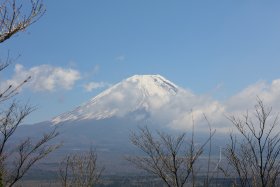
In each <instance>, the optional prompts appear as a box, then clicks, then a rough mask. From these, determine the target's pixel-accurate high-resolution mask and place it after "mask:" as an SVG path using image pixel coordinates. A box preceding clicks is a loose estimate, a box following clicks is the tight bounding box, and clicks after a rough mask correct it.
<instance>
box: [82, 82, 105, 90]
mask: <svg viewBox="0 0 280 187" xmlns="http://www.w3.org/2000/svg"><path fill="white" fill-rule="evenodd" d="M109 85H110V84H108V83H105V82H90V83H87V84H84V86H83V87H84V89H85V91H87V92H91V91H92V90H94V89H98V88H104V87H107V86H109Z"/></svg>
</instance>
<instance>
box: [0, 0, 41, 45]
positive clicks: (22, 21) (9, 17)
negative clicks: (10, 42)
mask: <svg viewBox="0 0 280 187" xmlns="http://www.w3.org/2000/svg"><path fill="white" fill-rule="evenodd" d="M29 2H30V6H23V4H21V3H18V0H1V2H0V3H1V4H0V43H2V42H4V41H6V40H7V39H9V38H10V37H12V36H13V35H14V34H16V33H18V32H19V31H23V30H25V29H26V28H27V27H29V26H30V25H31V24H33V23H35V22H36V21H37V20H38V19H39V18H40V17H41V16H42V15H43V14H44V13H45V8H44V5H43V3H42V0H30V1H29Z"/></svg>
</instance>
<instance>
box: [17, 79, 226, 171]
mask: <svg viewBox="0 0 280 187" xmlns="http://www.w3.org/2000/svg"><path fill="white" fill-rule="evenodd" d="M221 112H223V107H222V106H221V105H220V104H219V103H218V102H215V101H213V100H212V99H211V98H210V99H209V97H207V96H198V95H195V94H193V93H192V92H191V91H189V90H186V89H183V88H181V87H179V86H177V85H176V84H174V83H173V82H171V81H169V80H167V79H166V78H164V77H163V76H161V75H134V76H132V77H129V78H127V79H125V80H123V81H121V82H119V83H117V84H115V85H113V86H111V87H110V88H108V89H107V90H105V91H103V92H102V93H100V94H99V95H97V96H95V97H93V98H92V99H90V100H89V101H88V102H86V103H84V104H82V105H80V106H78V107H77V108H75V109H73V110H72V111H69V112H66V113H63V114H61V115H58V116H56V117H54V118H53V119H52V120H50V121H49V122H42V123H40V124H34V125H24V126H21V128H20V129H19V133H18V134H20V135H21V136H25V137H26V136H32V135H35V136H36V135H37V134H38V132H42V131H46V130H48V129H49V128H53V127H57V128H58V130H59V132H60V135H59V137H58V140H57V141H63V142H64V146H63V148H61V149H60V150H61V152H64V153H65V152H71V151H77V150H83V149H85V150H86V149H88V148H89V146H90V145H92V146H93V147H94V148H95V149H96V150H97V152H98V153H99V154H100V155H101V160H102V159H103V161H104V163H106V165H107V166H106V168H114V169H115V170H125V169H123V168H120V169H118V167H126V166H125V164H127V163H125V162H123V159H122V158H123V155H124V154H130V153H131V152H132V151H133V150H134V151H135V149H134V147H133V146H132V145H131V144H130V143H129V135H130V133H131V131H136V130H137V128H138V127H139V126H148V127H149V128H150V129H156V130H165V131H168V132H169V133H172V132H174V133H176V132H182V130H184V131H186V130H187V129H190V128H192V120H193V118H195V120H196V122H195V126H196V129H202V130H203V129H204V130H206V131H207V133H208V126H207V124H205V123H204V124H203V125H202V123H200V120H201V121H204V119H203V113H206V114H208V115H211V117H212V116H215V115H219V114H221ZM31 133H33V134H31ZM62 155H65V154H61V156H62ZM56 158H59V155H56ZM116 158H119V159H116ZM108 160H115V161H116V162H118V163H116V162H115V161H114V162H115V163H108V162H107V161H108ZM117 160H118V161H117ZM120 162H122V163H121V164H120ZM112 171H113V170H112Z"/></svg>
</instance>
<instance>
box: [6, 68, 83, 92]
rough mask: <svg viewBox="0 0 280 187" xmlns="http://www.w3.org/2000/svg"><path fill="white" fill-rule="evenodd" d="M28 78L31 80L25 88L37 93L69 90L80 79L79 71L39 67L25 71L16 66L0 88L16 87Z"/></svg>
mask: <svg viewBox="0 0 280 187" xmlns="http://www.w3.org/2000/svg"><path fill="white" fill-rule="evenodd" d="M29 76H31V80H30V81H29V83H28V84H26V86H25V87H28V88H30V89H31V90H33V91H38V92H39V91H55V90H57V89H66V90H70V89H72V88H73V86H74V84H75V82H76V81H77V80H79V79H80V78H81V76H80V73H79V71H77V70H74V69H72V68H62V67H54V66H51V65H40V66H35V67H32V68H30V69H26V68H24V66H23V65H21V64H16V65H15V69H14V75H13V76H12V78H11V79H10V80H6V81H5V82H4V84H3V85H2V88H4V86H7V85H13V86H17V85H19V84H21V82H22V81H23V80H25V79H26V78H27V77H29Z"/></svg>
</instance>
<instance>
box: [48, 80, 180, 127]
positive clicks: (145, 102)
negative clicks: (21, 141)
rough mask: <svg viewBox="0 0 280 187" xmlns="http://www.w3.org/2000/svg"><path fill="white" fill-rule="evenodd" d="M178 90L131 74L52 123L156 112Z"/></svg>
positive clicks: (168, 82) (167, 82)
mask: <svg viewBox="0 0 280 187" xmlns="http://www.w3.org/2000/svg"><path fill="white" fill-rule="evenodd" d="M181 90H182V89H181V88H179V87H178V86H176V85H175V84H174V83H172V82H170V81H168V80H167V79H165V78H164V77H162V76H160V75H135V76H132V77H130V78H128V79H126V80H123V81H121V82H120V83H118V84H116V85H114V86H112V87H111V88H109V89H107V90H105V91H104V92H102V93H101V94H99V95H97V96H96V97H94V98H92V99H91V100H90V101H89V102H87V103H85V104H84V105H81V106H79V107H77V108H76V109H74V110H73V111H70V112H67V113H64V114H62V115H59V116H57V117H55V118H54V119H53V120H52V122H53V123H54V124H58V123H61V122H66V121H80V120H93V119H94V120H100V119H106V118H110V117H113V116H117V117H123V116H126V115H127V114H129V113H132V112H135V111H143V110H144V111H147V112H150V111H151V110H157V109H159V108H160V107H161V106H162V105H164V104H166V103H167V102H169V101H170V100H171V99H172V97H174V96H175V95H176V94H177V93H178V92H180V91H181Z"/></svg>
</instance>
